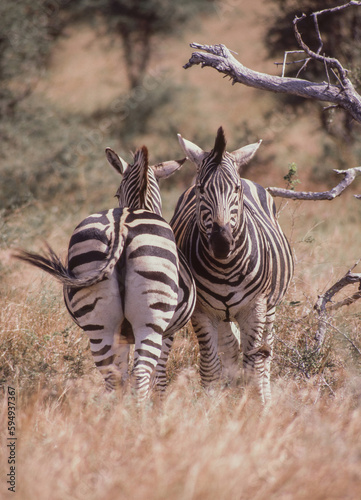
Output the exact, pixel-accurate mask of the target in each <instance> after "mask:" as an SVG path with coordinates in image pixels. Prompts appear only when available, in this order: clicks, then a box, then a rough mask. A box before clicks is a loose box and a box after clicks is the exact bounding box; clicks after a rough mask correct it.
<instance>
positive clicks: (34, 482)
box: [0, 198, 361, 500]
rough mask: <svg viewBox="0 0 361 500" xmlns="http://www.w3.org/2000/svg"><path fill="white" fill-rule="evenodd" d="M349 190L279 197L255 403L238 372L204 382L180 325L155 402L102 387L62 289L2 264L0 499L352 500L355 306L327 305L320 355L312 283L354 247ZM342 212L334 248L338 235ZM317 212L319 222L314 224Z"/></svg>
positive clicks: (340, 264)
mask: <svg viewBox="0 0 361 500" xmlns="http://www.w3.org/2000/svg"><path fill="white" fill-rule="evenodd" d="M347 201H348V208H347V207H346V208H344V209H342V210H341V208H342V206H343V205H342V206H341V205H339V206H338V205H337V202H336V204H329V205H327V206H322V204H321V206H320V205H318V207H319V209H318V211H316V210H313V211H312V210H311V209H310V208H309V207H310V205H307V204H301V205H300V206H298V207H297V206H295V205H290V206H287V208H286V209H285V210H284V212H283V213H282V218H283V219H284V220H283V223H284V225H285V226H286V227H287V229H286V231H287V233H288V234H289V235H290V237H291V241H292V246H293V247H294V249H295V253H296V275H295V279H294V282H293V285H292V287H291V289H290V291H289V294H288V296H287V300H286V301H285V302H284V303H283V304H282V305H281V306H280V307H279V310H278V319H277V324H276V336H277V340H276V353H275V362H274V365H273V381H272V387H273V401H272V403H271V405H270V406H269V407H268V408H266V409H264V408H262V407H261V406H260V404H259V401H258V399H257V397H256V395H255V394H254V391H253V389H252V388H251V387H244V386H243V383H242V381H241V382H240V385H239V386H238V387H236V388H228V389H221V388H218V389H214V390H213V392H212V393H205V392H204V391H203V390H202V388H201V386H200V382H199V376H198V371H197V362H198V348H197V343H196V341H195V338H194V335H193V334H192V332H190V331H187V330H184V331H183V332H181V333H180V334H179V335H178V337H177V340H176V344H175V347H174V349H173V351H172V354H171V358H170V360H169V366H168V377H169V380H170V385H169V388H168V391H167V394H166V397H165V399H164V401H163V402H159V401H155V400H154V401H153V400H151V401H148V402H147V403H146V404H145V405H143V406H141V407H139V406H138V405H137V403H136V401H135V399H134V398H133V396H132V395H131V394H129V393H127V394H126V395H124V396H121V395H119V394H117V395H111V396H109V395H106V394H104V392H103V383H102V379H101V377H100V376H99V374H98V373H97V372H96V370H95V368H94V366H93V362H92V359H91V355H90V352H89V349H88V346H87V339H86V338H85V337H84V336H83V334H82V332H81V331H80V330H79V329H78V328H76V327H75V326H73V325H72V323H71V321H70V319H69V317H68V315H67V313H66V311H65V307H64V305H63V303H62V297H61V289H60V287H59V286H58V285H57V284H55V283H53V282H52V281H51V279H50V278H48V277H40V276H38V277H35V275H34V274H31V281H30V282H29V280H28V282H27V284H26V285H24V286H21V283H19V282H18V283H17V284H15V285H14V284H13V283H12V281H13V279H14V278H13V276H19V269H18V268H17V266H15V267H12V266H13V264H11V265H10V267H9V270H8V274H7V275H6V276H5V280H4V283H5V284H6V286H5V288H4V294H5V296H3V298H4V301H3V307H2V309H1V320H0V321H1V331H2V336H1V340H0V343H1V345H0V348H1V355H0V371H1V381H2V385H3V388H4V392H3V398H2V402H1V404H0V413H1V416H0V418H1V422H3V424H2V428H1V444H0V470H1V471H4V472H5V473H4V472H2V478H1V485H0V488H1V489H0V492H1V493H0V495H1V498H18V499H21V500H32V499H34V500H35V499H36V500H49V499H52V500H57V499H59V500H60V499H61V500H68V499H69V500H77V499H80V500H83V499H87V500H92V499H94V500H95V499H96V500H102V499H107V500H113V499H121V500H123V499H124V500H127V499H132V500H133V499H134V500H137V499H139V500H143V499H147V500H152V499H154V500H161V499H164V500H168V499H172V500H173V499H175V500H178V499H180V500H191V499H192V500H198V499H199V500H203V499H206V500H213V499H214V500H221V499H225V500H229V499H232V500H233V499H237V500H238V499H240V500H241V499H242V500H243V499H255V500H261V499H262V500H270V499H271V500H272V499H277V500H279V499H282V500H283V499H286V500H288V499H290V500H294V499H296V500H298V499H310V498H312V499H316V500H317V499H327V500H328V499H340V500H341V499H350V500H355V499H358V498H359V496H360V491H361V440H360V435H361V376H360V362H361V359H360V356H359V354H358V352H357V349H356V350H355V348H354V347H353V344H352V342H350V339H351V340H352V341H353V342H354V345H355V346H356V347H358V348H360V346H361V335H360V333H359V319H360V312H359V311H360V309H359V306H358V305H357V304H356V305H355V306H353V308H351V309H342V310H341V311H338V312H337V315H336V314H335V315H334V316H332V317H330V324H331V325H332V326H330V327H329V328H328V330H327V338H326V342H325V345H324V347H323V349H322V350H321V352H320V353H316V352H315V350H314V340H313V337H314V333H315V331H316V329H317V316H316V315H315V313H314V312H313V304H314V301H315V299H316V298H317V293H320V292H322V291H324V289H325V288H327V286H328V285H329V284H331V283H332V282H333V281H335V278H337V277H340V275H341V273H342V272H343V270H344V269H345V270H346V268H347V266H348V265H350V264H351V263H353V259H354V257H355V254H356V253H357V252H358V248H359V247H358V242H357V235H354V237H352V236H351V232H352V230H353V227H354V219H353V217H354V212H353V209H352V204H351V198H347ZM314 208H315V206H314ZM327 211H328V213H327ZM330 211H331V212H332V214H331V213H330ZM326 216H327V217H326ZM330 216H331V217H332V218H333V222H334V224H331V223H330V222H329V217H330ZM341 220H342V221H343V227H344V230H345V236H344V240H345V242H346V246H345V247H343V245H342V241H339V240H338V238H339V237H340V236H339V230H338V229H337V227H338V226H337V225H338V224H339V223H341ZM317 221H325V222H324V223H323V222H322V223H321V224H319V225H318V226H317V227H315V224H316V223H317ZM333 243H334V245H333ZM331 259H332V260H331ZM22 272H23V279H24V283H26V281H27V280H26V272H27V271H26V269H23V271H22ZM31 272H32V271H31ZM347 339H349V340H347ZM7 385H10V386H14V387H15V389H16V396H17V408H16V436H17V438H18V439H17V444H16V493H15V495H14V494H13V493H10V492H8V491H7V486H8V485H7V484H6V478H5V474H6V473H7V472H8V468H9V466H8V463H7V460H8V448H7V446H6V444H7V437H8V434H7V429H6V421H7V397H6V387H7ZM11 495H12V496H11Z"/></svg>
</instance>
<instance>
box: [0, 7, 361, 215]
mask: <svg viewBox="0 0 361 500" xmlns="http://www.w3.org/2000/svg"><path fill="white" fill-rule="evenodd" d="M335 4H337V2H332V1H327V2H324V1H316V0H305V1H303V2H301V5H299V2H295V1H293V0H257V1H256V2H245V3H243V2H242V5H241V2H237V1H233V0H227V1H221V0H197V1H192V0H187V1H185V2H178V1H176V0H136V1H134V0H78V1H76V2H74V1H70V0H31V1H30V0H18V1H17V2H12V1H10V0H6V1H5V2H1V6H0V33H1V35H0V137H1V142H2V150H3V154H2V156H1V159H0V178H1V183H0V210H1V214H2V217H3V218H4V217H5V218H7V220H9V217H11V214H12V213H15V212H16V211H17V210H19V208H21V207H27V210H29V207H31V206H34V204H36V203H43V204H44V205H42V209H43V210H47V207H48V206H51V205H57V206H60V207H62V208H61V211H63V210H67V209H68V210H72V211H73V212H74V213H76V212H77V207H80V206H81V207H85V210H90V209H93V208H94V209H96V210H99V209H101V208H104V206H109V204H110V203H113V201H112V198H111V197H112V195H113V193H114V192H115V190H116V182H117V181H116V180H115V179H116V177H115V176H114V172H112V171H111V169H109V168H107V167H106V166H105V165H106V162H105V161H104V148H105V147H106V146H111V147H114V148H115V149H116V150H117V151H118V152H119V153H120V154H121V155H123V156H125V157H126V159H128V160H130V158H131V155H130V153H129V152H130V151H134V149H135V148H136V147H139V146H141V145H142V144H143V143H145V144H146V145H148V146H149V148H150V150H151V160H152V161H153V162H154V163H155V162H157V161H162V160H166V159H170V158H171V157H172V156H174V157H179V156H181V152H180V150H179V148H178V145H177V141H176V139H175V137H176V133H177V132H179V131H182V133H184V134H185V135H186V136H187V137H189V138H190V139H191V140H193V141H194V142H198V143H199V144H200V145H202V146H203V147H205V148H206V147H207V144H209V146H211V144H212V143H213V137H214V133H215V130H216V128H217V127H218V126H219V125H220V124H223V125H224V126H225V127H226V130H229V131H230V139H231V141H232V146H233V145H234V148H235V147H239V146H241V145H242V144H243V143H245V142H247V141H248V142H252V141H254V140H257V139H259V138H260V137H261V138H264V145H265V146H266V147H267V148H266V149H265V150H264V152H262V153H260V156H259V157H258V159H256V160H255V162H254V167H253V168H254V174H253V175H254V176H255V178H256V179H257V176H260V175H262V174H263V173H264V172H267V175H266V176H265V182H264V183H263V184H265V183H267V182H268V181H270V178H272V177H271V176H270V172H271V173H272V172H274V171H275V169H277V168H282V169H283V173H287V165H288V164H289V163H290V162H292V161H296V163H297V164H299V161H298V159H297V158H296V156H297V155H296V154H295V153H294V151H295V144H294V142H292V140H293V141H294V139H292V138H291V139H289V137H287V133H289V130H291V129H292V130H294V135H295V136H297V137H298V138H299V137H301V136H302V134H303V133H305V135H304V142H307V144H308V145H309V151H310V152H309V155H308V156H306V157H305V162H307V163H308V166H307V169H306V171H305V176H304V178H303V182H307V181H310V182H311V181H312V180H313V181H315V180H316V181H317V182H318V183H320V182H321V183H325V182H326V183H327V182H331V183H332V182H333V181H332V178H331V180H330V169H331V168H349V167H352V166H356V165H357V158H358V157H359V153H360V146H359V141H357V140H356V136H357V133H359V127H358V126H356V125H355V124H353V123H351V121H350V120H349V118H348V117H346V116H345V115H344V114H343V113H342V112H339V111H335V110H332V111H329V112H324V111H323V110H322V105H321V104H320V103H310V102H307V103H306V102H300V100H295V99H289V98H287V97H283V101H280V99H281V98H280V96H276V97H274V96H273V95H268V96H264V95H261V93H260V92H258V91H252V92H253V93H249V94H247V93H246V92H251V91H249V89H247V90H244V88H242V87H241V86H238V87H237V86H236V87H232V88H231V87H229V86H227V83H226V82H223V81H222V80H220V79H217V76H216V74H210V73H207V75H206V77H204V76H203V75H201V74H200V73H201V72H200V70H199V69H192V70H190V71H188V72H184V70H182V69H181V66H182V64H184V63H185V62H186V61H187V57H189V55H190V51H189V48H188V43H189V42H191V41H198V39H197V36H199V35H200V36H201V37H202V39H203V41H204V42H205V43H228V44H229V43H231V46H230V48H231V49H235V50H239V51H240V54H242V53H243V51H246V52H247V53H250V54H252V55H250V56H249V57H250V58H252V59H251V62H252V63H253V66H252V67H253V68H254V66H255V63H257V64H259V68H257V69H260V70H263V71H267V69H268V68H270V67H271V66H270V62H271V59H270V58H276V60H278V61H282V59H283V53H284V51H285V50H292V49H295V48H296V42H295V40H294V36H293V33H292V19H293V17H294V15H296V14H297V15H301V13H302V12H305V13H310V12H312V11H314V10H319V9H321V8H325V7H328V6H334V5H335ZM253 11H254V12H253ZM249 12H253V17H252V19H253V22H254V25H251V24H250V25H249V33H250V34H251V32H252V30H255V29H257V30H258V32H257V33H258V35H257V36H258V37H259V39H260V40H261V39H262V38H263V40H264V43H263V44H262V47H261V45H260V46H259V47H258V46H257V48H255V49H254V51H253V52H252V51H251V50H250V49H251V45H249V46H248V47H247V46H243V45H242V43H243V41H244V40H247V41H248V35H247V33H244V34H243V35H242V34H241V32H240V31H239V29H238V24H239V23H240V22H241V21H242V19H243V18H246V19H248V18H247V17H246V14H247V15H249ZM256 22H257V23H258V24H256ZM304 23H305V24H304V25H302V30H303V31H302V32H303V34H304V37H305V41H306V42H307V43H309V44H310V46H311V47H312V48H314V45H315V43H316V42H315V31H314V28H313V26H312V25H310V24H307V23H308V22H307V21H304ZM360 27H361V10H360V9H357V8H351V9H348V10H345V11H343V12H342V13H339V14H337V15H334V16H324V17H321V18H320V28H321V32H322V35H323V39H324V42H325V45H324V51H325V53H326V55H329V56H332V57H338V58H339V59H340V60H341V62H342V63H343V64H344V65H345V67H347V68H349V69H350V70H351V73H350V74H351V77H352V79H353V81H354V82H355V84H356V85H358V84H359V74H360V73H359V72H360V67H361V65H360V57H359V56H360V50H361V49H360V47H361V44H360ZM85 29H86V30H88V31H91V32H93V33H94V40H95V41H99V40H102V43H103V42H104V43H103V45H102V50H103V58H104V60H105V61H106V58H107V56H108V54H109V53H114V52H117V53H118V63H117V64H118V66H117V68H116V69H117V71H118V73H117V74H121V75H122V77H121V81H119V84H118V87H117V91H116V94H114V93H113V94H112V97H111V98H109V99H108V101H107V102H105V104H102V105H98V106H94V107H93V108H92V109H86V107H84V109H81V105H80V104H79V105H72V104H69V103H71V102H74V99H75V98H74V95H75V96H76V95H79V92H80V93H81V92H82V90H81V89H80V90H79V86H78V88H75V86H76V82H75V83H74V89H75V90H74V92H72V91H69V93H68V94H67V95H65V96H64V95H60V94H59V95H60V97H58V98H57V99H54V92H53V93H52V91H51V90H50V91H49V87H51V86H52V83H51V82H53V81H54V80H52V76H53V74H54V71H55V70H54V54H56V53H61V51H62V47H63V46H64V44H68V45H69V43H71V40H72V37H73V38H74V39H75V36H74V34H75V35H76V34H78V33H82V30H83V31H84V30H85ZM232 33H233V35H232ZM216 35H217V36H221V37H222V38H218V39H217V40H214V39H213V37H215V36H216ZM92 43H95V42H92ZM249 43H250V44H251V42H250V41H249ZM259 43H260V44H261V42H259ZM180 47H182V53H181V56H178V51H179V50H180ZM71 50H72V53H77V52H78V51H79V50H80V47H79V46H78V45H77V42H76V41H75V42H74V43H73V46H72V49H71ZM92 50H93V46H92V45H91V43H89V47H87V53H88V58H89V60H90V65H92ZM258 51H259V52H258ZM183 54H184V55H183ZM256 55H259V56H260V57H259V60H258V61H256V58H255V56H256ZM245 57H246V54H245ZM79 59H81V57H80V56H79ZM240 60H243V55H242V56H240ZM80 62H81V61H80ZM96 63H97V61H96V60H95V58H94V65H96ZM66 64H67V60H65V62H64V61H63V65H65V66H66ZM267 65H268V66H267ZM295 67H296V66H293V65H292V66H290V67H289V74H290V75H294V72H295V71H296V69H295ZM298 67H299V65H298ZM119 68H120V71H119ZM262 68H263V69H262ZM272 68H274V66H272ZM114 70H115V68H114V65H113V66H112V65H111V64H109V65H108V69H107V71H108V72H109V78H111V76H112V73H113V71H114ZM99 71H101V70H99ZM180 71H183V73H184V76H181V77H180V76H179V75H180V74H181V73H180ZM273 71H274V72H275V71H276V72H279V68H276V70H275V69H273ZM192 72H193V73H192ZM182 75H183V74H182ZM301 76H303V77H305V78H312V79H315V78H317V79H325V75H324V74H323V69H322V68H320V67H314V66H312V65H311V64H310V65H308V67H307V70H306V71H305V73H304V74H303V75H301ZM49 82H50V83H49ZM47 85H48V87H47ZM80 85H81V84H80ZM61 86H62V83H61V82H60V83H58V87H59V88H61ZM97 86H98V88H97ZM84 92H85V89H84ZM102 92H103V90H102V87H101V86H100V85H99V82H97V81H94V94H97V93H98V94H101V93H102ZM77 93H78V94H77ZM73 94H74V95H73ZM243 96H245V97H243ZM248 96H251V98H250V99H248ZM72 99H73V100H72ZM280 102H281V103H282V105H281V106H280ZM237 106H239V108H238V109H237ZM305 119H306V120H308V123H309V124H311V126H310V125H307V124H306V125H305V123H307V122H305ZM302 124H303V125H302ZM297 126H299V127H300V128H299V129H297ZM305 127H306V132H305ZM307 127H309V130H307ZM315 133H316V136H315ZM288 140H289V141H290V142H289V143H288V142H287V141H288ZM298 140H299V139H298ZM316 141H317V144H316ZM280 144H282V146H280ZM297 146H298V147H300V155H299V156H300V157H301V159H302V154H303V150H304V149H307V148H304V145H303V144H302V143H300V142H299V143H297ZM290 151H292V156H290ZM297 154H298V152H297ZM310 160H311V161H310ZM193 175H194V170H193V168H192V166H191V165H188V166H186V167H184V169H183V170H182V171H181V172H180V173H179V174H177V176H174V177H173V178H171V180H169V181H168V182H167V184H166V188H167V190H168V191H169V193H171V191H170V190H174V189H178V191H179V192H180V191H181V190H182V189H183V188H184V187H185V186H187V185H189V184H190V182H191V181H192V178H193ZM278 179H282V176H281V175H280V176H278V177H276V180H275V181H274V182H276V183H277V182H278V183H279V182H280V181H279V180H278ZM302 188H305V186H303V187H302ZM167 190H166V191H167ZM178 191H174V192H172V194H168V192H166V193H165V195H164V198H165V200H166V202H167V200H168V199H169V198H172V203H174V201H175V199H176V198H177V196H176V195H177V193H178ZM109 196H110V197H109ZM173 206H174V205H173ZM166 210H167V208H166Z"/></svg>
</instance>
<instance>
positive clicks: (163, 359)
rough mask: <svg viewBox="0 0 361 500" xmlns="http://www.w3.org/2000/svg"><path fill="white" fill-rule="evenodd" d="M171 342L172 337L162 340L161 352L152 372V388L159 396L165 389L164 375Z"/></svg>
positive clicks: (165, 380) (165, 376) (165, 377)
mask: <svg viewBox="0 0 361 500" xmlns="http://www.w3.org/2000/svg"><path fill="white" fill-rule="evenodd" d="M173 340H174V337H173V335H171V336H170V337H167V338H165V339H163V342H162V351H161V354H160V357H159V359H158V363H157V366H156V367H155V371H154V379H153V384H152V387H154V389H155V390H156V391H157V392H158V394H159V395H160V396H162V395H163V394H164V392H165V390H166V387H167V373H166V369H167V361H168V357H169V353H170V350H171V348H172V345H173Z"/></svg>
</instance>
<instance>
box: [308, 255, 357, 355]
mask: <svg viewBox="0 0 361 500" xmlns="http://www.w3.org/2000/svg"><path fill="white" fill-rule="evenodd" d="M358 263H359V261H358V262H356V264H355V265H354V266H353V267H352V268H351V269H349V270H348V271H347V273H346V274H345V275H344V276H343V277H342V278H341V279H340V280H338V281H337V282H336V283H334V284H333V285H332V286H331V287H330V288H329V289H328V290H327V291H326V292H325V293H323V294H322V295H319V296H318V299H317V302H316V304H315V306H314V308H315V310H316V311H317V312H318V314H319V321H318V330H317V332H316V335H315V339H316V341H317V344H318V346H319V347H321V345H322V343H323V341H324V338H325V333H326V325H327V323H328V314H329V312H330V311H332V310H335V309H339V308H340V307H342V306H344V305H350V304H353V303H354V302H356V300H358V299H360V298H361V273H353V272H352V270H353V269H354V268H355V267H356V266H357V264H358ZM354 283H359V290H358V292H356V293H354V294H353V295H352V296H351V297H347V298H346V299H344V300H342V301H340V302H337V303H334V304H332V305H331V306H330V307H328V308H327V309H326V305H327V303H328V302H331V301H332V299H333V297H334V295H336V294H337V293H338V292H339V291H340V290H342V289H343V288H345V287H346V286H348V285H351V284H354Z"/></svg>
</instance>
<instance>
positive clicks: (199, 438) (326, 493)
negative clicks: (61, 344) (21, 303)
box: [1, 372, 361, 500]
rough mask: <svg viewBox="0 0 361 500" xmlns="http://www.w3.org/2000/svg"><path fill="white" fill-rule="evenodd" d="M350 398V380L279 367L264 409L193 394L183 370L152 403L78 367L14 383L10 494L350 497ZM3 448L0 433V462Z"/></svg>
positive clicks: (355, 485) (237, 396) (357, 428)
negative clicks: (53, 380)
mask: <svg viewBox="0 0 361 500" xmlns="http://www.w3.org/2000/svg"><path fill="white" fill-rule="evenodd" d="M359 382H360V380H358V384H359ZM354 384H355V385H356V380H354ZM360 403H361V393H360V390H359V387H358V388H356V387H352V385H351V384H346V385H345V386H344V387H342V388H340V389H339V390H338V391H337V394H336V396H335V397H334V398H333V399H329V398H328V397H320V395H319V393H318V391H317V389H316V388H315V387H314V385H313V384H312V381H311V382H310V383H309V384H308V385H304V386H303V387H301V388H300V387H299V385H297V384H296V383H294V382H284V381H282V380H281V379H280V380H278V381H277V382H276V384H275V387H274V401H273V403H272V405H271V406H270V408H268V410H267V411H263V410H262V409H261V408H260V406H259V405H258V403H257V401H256V400H255V399H254V398H253V397H252V395H251V394H250V392H249V391H244V390H228V391H221V392H218V391H216V392H215V393H214V394H212V395H206V394H204V393H203V392H202V391H200V389H199V386H198V382H197V380H196V379H195V378H194V376H193V373H192V372H189V373H188V374H187V375H183V376H181V377H179V378H178V380H177V382H176V383H175V384H173V385H172V386H171V388H170V390H169V393H168V395H167V398H166V400H165V401H164V402H163V404H162V405H151V404H148V405H147V406H145V407H144V408H138V407H137V406H136V404H135V402H134V400H133V399H132V398H130V397H128V398H124V399H122V398H120V399H118V398H116V397H107V396H104V395H103V394H102V393H101V388H100V386H99V383H98V381H97V380H94V379H88V378H87V379H81V380H79V381H77V382H73V383H71V384H68V385H66V386H65V387H64V390H61V389H60V388H59V389H58V391H54V390H52V391H51V390H50V389H49V388H48V389H42V390H39V391H37V392H35V393H33V394H32V396H30V397H29V396H27V395H26V394H25V393H21V392H20V394H19V391H18V409H17V436H18V441H17V450H16V451H17V487H16V495H15V497H16V498H21V499H24V500H25V499H26V500H32V499H34V500H35V499H36V500H42V499H44V500H45V499H46V500H48V499H49V498H51V499H53V500H57V499H61V500H67V499H72V500H74V499H85V498H87V499H88V500H91V499H94V500H95V499H97V500H100V499H103V498H104V499H105V498H106V499H109V500H112V499H135V500H137V499H147V500H148V499H149V500H152V499H154V500H159V499H169V498H172V499H184V500H186V499H187V500H188V499H210V500H212V499H215V500H220V499H227V500H228V499H243V498H244V499H246V498H253V499H256V500H258V499H264V500H269V499H292V500H293V499H308V498H312V499H350V500H351V499H352V500H354V499H356V498H358V495H359V492H360V487H361V472H360V471H361V469H360V457H361V443H360V439H359V436H360V432H361V405H360ZM1 418H2V421H3V422H5V421H6V399H4V401H3V403H2V405H1ZM6 459H7V454H6V444H5V442H4V439H2V443H1V467H2V470H6V469H7V466H6ZM1 488H2V492H3V494H5V488H4V483H3V482H2V485H1ZM3 498H4V497H3Z"/></svg>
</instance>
